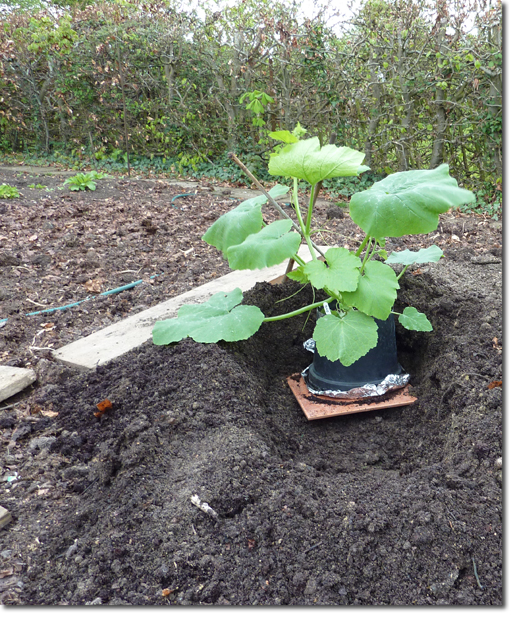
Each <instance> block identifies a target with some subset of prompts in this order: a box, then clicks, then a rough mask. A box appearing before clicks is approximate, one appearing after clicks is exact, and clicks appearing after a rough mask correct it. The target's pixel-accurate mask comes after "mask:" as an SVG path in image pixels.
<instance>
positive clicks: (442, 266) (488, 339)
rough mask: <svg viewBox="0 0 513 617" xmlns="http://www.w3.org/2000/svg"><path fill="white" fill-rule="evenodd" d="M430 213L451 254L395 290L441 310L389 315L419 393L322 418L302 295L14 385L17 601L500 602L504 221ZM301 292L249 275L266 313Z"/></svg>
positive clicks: (10, 579) (8, 587)
mask: <svg viewBox="0 0 513 617" xmlns="http://www.w3.org/2000/svg"><path fill="white" fill-rule="evenodd" d="M205 200H206V198H205ZM9 207H12V206H11V204H9ZM147 207H149V206H147ZM195 207H196V206H195ZM327 209H328V208H327V207H326V209H325V210H324V213H326V212H327ZM13 210H14V209H13ZM200 211H201V208H200V206H198V207H197V210H196V212H200ZM11 214H12V212H11ZM198 216H199V214H198ZM463 221H464V224H465V221H466V222H468V224H469V225H470V224H472V225H474V229H477V228H478V226H479V224H480V223H481V222H482V221H479V220H476V219H472V218H471V217H468V218H465V217H464V218H463ZM324 222H325V223H326V224H332V223H334V227H333V229H335V228H336V230H337V231H338V232H340V231H341V230H343V231H344V233H345V234H346V238H351V240H350V241H349V240H348V242H352V241H354V242H357V240H358V238H357V237H356V236H351V234H355V231H354V229H353V228H352V227H351V225H352V223H351V222H350V221H348V219H347V218H344V219H336V220H332V219H328V220H327V221H324ZM455 224H460V225H461V220H460V219H459V217H458V218H457V220H456V223H455ZM207 226H208V225H207ZM482 227H483V228H484V227H486V229H487V230H488V232H489V233H490V234H494V231H493V228H491V227H488V226H487V225H483V226H482ZM460 229H461V227H460ZM202 233H203V231H202V229H201V225H198V226H197V227H196V228H195V230H194V233H193V234H192V235H191V238H194V240H195V239H196V237H197V235H199V236H201V234H202ZM437 233H438V235H439V236H441V237H440V238H438V240H437V243H439V244H440V245H441V246H442V247H443V248H444V249H445V254H446V259H444V260H442V261H441V262H439V263H438V264H433V265H430V266H426V267H422V268H420V269H419V270H417V271H415V272H413V273H410V274H407V275H405V276H404V277H403V279H402V281H403V285H402V288H401V290H400V292H399V298H398V303H397V308H398V309H399V310H402V308H403V307H404V306H406V305H409V304H410V303H411V304H413V305H414V306H416V307H417V308H418V309H419V310H420V311H422V312H425V313H426V314H427V315H428V316H429V318H430V320H431V321H432V323H433V326H434V332H433V333H416V332H409V331H406V330H404V329H403V328H402V327H401V326H400V325H398V326H397V338H398V349H399V359H400V362H401V364H402V365H403V366H404V367H405V369H406V370H407V371H408V372H409V373H410V374H411V384H412V390H413V393H414V394H415V396H417V397H418V400H417V402H415V403H414V404H412V405H410V406H408V407H402V408H394V409H388V410H385V411H383V410H381V411H380V412H367V413H359V414H355V415H353V416H343V417H338V418H333V419H328V420H317V421H314V422H309V421H308V420H307V419H306V418H305V416H304V414H303V413H302V411H301V409H300V408H299V405H298V404H297V402H296V400H295V398H294V397H293V395H292V393H291V391H290V389H289V388H288V386H287V384H286V382H285V379H286V377H287V376H289V375H291V374H292V373H296V372H299V371H301V370H302V369H303V368H305V367H306V366H307V365H308V364H309V363H310V362H311V354H309V353H308V352H307V351H305V350H304V348H303V342H304V341H305V340H306V339H307V338H309V336H310V334H311V332H312V329H313V323H312V322H311V321H309V322H308V323H306V324H305V319H304V316H299V317H297V318H295V319H291V320H288V321H286V322H280V323H279V324H277V323H271V324H264V325H263V327H262V328H261V329H260V331H259V332H258V333H257V334H256V335H255V336H254V337H252V338H251V339H249V340H248V341H243V342H239V343H235V344H227V343H222V344H217V345H202V344H198V343H195V342H193V341H191V340H185V341H182V342H181V343H179V344H177V345H173V346H169V347H156V346H153V345H152V344H151V343H147V344H145V345H143V346H141V347H140V348H138V349H137V350H135V351H132V352H130V353H128V354H126V355H124V356H122V357H120V358H119V359H117V360H115V361H112V362H110V363H109V364H107V365H105V366H102V367H98V368H97V369H96V370H95V371H89V372H85V373H81V374H71V373H66V374H65V375H64V376H63V374H62V373H61V374H60V375H61V376H60V377H59V379H56V378H55V379H53V380H50V379H49V380H47V381H46V382H45V381H44V380H41V381H40V382H39V383H38V384H36V386H35V387H34V389H33V390H32V391H31V392H30V393H29V395H27V394H24V395H23V396H21V397H20V398H19V399H18V398H17V399H16V400H15V401H14V403H13V404H12V406H9V405H6V406H5V407H4V408H3V411H2V413H1V414H0V422H1V427H0V428H1V430H2V439H3V442H4V444H5V445H6V446H7V447H6V448H5V452H4V454H3V455H2V467H3V473H4V474H5V476H4V478H2V480H3V482H2V485H3V487H4V488H3V492H2V497H1V502H0V504H1V505H3V506H5V507H6V508H8V509H9V511H10V512H11V514H12V516H13V522H12V523H11V524H10V525H8V526H6V527H4V528H3V529H2V530H0V555H1V558H2V561H1V562H0V563H1V568H0V569H1V570H2V577H1V578H0V593H2V601H3V603H4V604H9V605H20V604H21V605H84V604H88V605H91V604H93V605H99V604H102V605H239V606H240V605H245V606H251V605H257V606H262V605H296V606H297V605H311V606H321V605H323V606H328V605H408V606H416V605H500V604H502V518H501V512H502V488H501V487H502V458H501V456H502V454H501V452H502V450H501V447H502V411H501V402H502V396H501V395H502V388H501V387H499V383H498V382H499V381H500V380H502V355H501V352H502V323H501V303H502V299H501V298H502V296H501V264H500V261H499V263H497V261H498V260H497V259H496V258H495V256H494V255H493V254H491V253H489V252H488V250H480V247H479V246H478V244H479V242H481V243H482V246H485V244H486V243H487V242H488V244H487V246H488V247H490V246H491V245H490V238H487V239H486V240H483V236H477V234H476V235H472V234H470V235H468V236H467V237H466V238H465V237H464V233H468V232H461V233H460V237H459V239H458V240H457V241H456V240H454V239H452V237H453V236H455V235H456V233H455V229H454V228H453V229H452V230H449V232H447V231H445V232H444V231H442V228H440V230H439V231H438V232H437ZM444 234H445V236H444ZM447 234H449V235H447ZM155 235H157V236H158V234H155ZM432 235H436V234H432ZM449 236H450V237H449ZM444 239H445V246H444V243H440V240H444ZM451 239H452V242H451ZM494 239H495V241H497V235H495V236H494ZM416 241H417V242H420V243H426V242H429V243H431V239H430V238H420V239H419V238H417V239H416ZM463 241H465V242H466V246H461V244H462V242H463ZM456 242H457V243H458V244H456ZM472 242H474V245H473V244H472ZM412 245H413V243H410V244H408V246H409V247H411V246H412ZM455 246H457V250H456V249H455V248H454V247H455ZM19 259H22V257H20V258H19ZM18 267H19V266H18ZM206 268H207V266H205V267H204V273H205V275H207V272H208V270H207V269H206ZM162 278H163V281H164V282H163V283H162V284H163V285H165V284H167V283H166V281H167V278H166V276H163V277H162ZM12 289H14V288H12ZM12 289H11V293H13V294H14V291H13V290H12ZM294 294H296V295H294ZM292 296H293V297H292ZM301 300H309V292H308V290H307V289H303V290H302V291H300V290H298V287H296V285H295V284H294V283H292V282H288V283H285V284H283V285H277V286H273V285H269V284H259V285H257V286H256V287H255V288H254V289H253V290H251V291H250V292H248V293H246V294H245V302H250V303H252V304H256V305H257V306H259V307H260V308H261V309H262V311H263V312H264V313H265V314H266V315H273V314H277V313H281V312H284V311H287V310H291V309H292V308H293V307H295V306H296V305H297V302H298V301H301ZM127 302H128V300H127ZM77 308H78V309H80V307H77ZM80 310H81V309H80ZM91 312H92V311H91ZM65 314H66V312H63V313H62V316H56V318H55V319H63V318H65V317H64V316H65ZM10 315H11V316H12V315H14V313H12V314H10ZM11 316H10V317H9V322H10V321H11ZM14 317H16V318H17V319H20V320H25V319H27V318H25V317H24V316H21V315H19V314H16V315H14ZM81 317H85V316H82V315H81ZM94 317H97V315H95V316H94ZM52 319H53V317H52ZM9 322H8V323H9ZM89 323H90V327H92V328H93V329H94V327H96V328H98V324H96V325H92V324H91V322H89ZM6 327H7V326H6ZM9 327H11V325H10V324H9ZM4 330H5V328H4ZM62 330H64V328H62ZM1 332H2V329H0V333H1ZM66 336H71V334H70V333H69V332H68V333H67V334H66ZM22 340H23V339H22ZM8 350H9V352H10V354H12V355H14V354H13V348H12V347H8ZM25 351H26V349H25V348H24V347H23V345H22V346H21V351H20V352H18V357H19V358H23V357H24V356H23V354H24V352H25ZM43 359H45V358H43ZM40 361H41V360H39V362H40ZM47 362H50V360H49V359H47ZM55 374H56V373H54V375H55ZM104 399H109V400H110V401H111V402H112V408H111V409H109V410H108V411H107V412H106V413H104V414H103V415H102V416H101V417H96V416H95V412H96V411H97V407H96V405H97V404H98V403H99V402H101V401H103V400H104ZM19 401H21V402H20V403H19ZM9 402H10V401H7V403H9ZM56 414H57V415H56ZM7 477H9V478H10V479H7ZM194 496H197V497H198V498H199V501H200V503H201V504H203V503H206V504H208V506H210V508H211V509H213V511H214V513H212V512H211V511H210V510H209V509H208V508H207V507H204V509H201V508H200V507H198V506H197V505H195V504H194V503H193V502H192V501H191V498H192V497H194ZM205 510H206V511H205Z"/></svg>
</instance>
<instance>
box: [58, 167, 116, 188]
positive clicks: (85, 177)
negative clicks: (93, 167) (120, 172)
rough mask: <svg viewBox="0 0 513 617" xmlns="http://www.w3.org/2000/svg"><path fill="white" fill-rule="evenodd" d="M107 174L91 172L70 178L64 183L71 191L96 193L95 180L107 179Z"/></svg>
mask: <svg viewBox="0 0 513 617" xmlns="http://www.w3.org/2000/svg"><path fill="white" fill-rule="evenodd" d="M105 177H106V174H104V173H101V172H96V171H89V172H87V173H79V174H77V175H76V176H73V177H71V178H68V179H67V180H65V181H64V186H66V185H67V186H69V190H70V191H86V190H90V191H95V190H96V182H94V181H95V180H101V179H102V178H105Z"/></svg>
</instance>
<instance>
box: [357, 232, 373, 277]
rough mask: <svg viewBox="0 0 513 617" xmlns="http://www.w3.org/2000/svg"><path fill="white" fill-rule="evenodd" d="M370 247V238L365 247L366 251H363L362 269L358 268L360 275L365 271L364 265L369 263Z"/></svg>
mask: <svg viewBox="0 0 513 617" xmlns="http://www.w3.org/2000/svg"><path fill="white" fill-rule="evenodd" d="M371 247H372V238H371V240H370V242H369V244H368V245H367V250H366V251H365V257H364V258H363V263H362V267H361V268H360V274H363V271H364V269H365V264H366V263H367V262H368V261H369V253H370V249H371Z"/></svg>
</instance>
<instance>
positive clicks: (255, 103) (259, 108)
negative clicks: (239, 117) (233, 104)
mask: <svg viewBox="0 0 513 617" xmlns="http://www.w3.org/2000/svg"><path fill="white" fill-rule="evenodd" d="M246 99H248V102H247V103H246V109H247V110H248V111H251V112H252V113H253V114H254V118H253V119H252V120H251V122H252V124H253V126H257V127H262V126H265V121H264V120H263V119H262V114H263V113H264V111H265V108H266V107H267V105H270V104H271V103H274V99H273V97H272V96H269V95H268V94H266V93H265V92H262V91H260V90H254V91H253V92H245V93H244V94H243V95H242V96H241V97H240V99H239V103H241V104H242V103H244V101H245V100H246Z"/></svg>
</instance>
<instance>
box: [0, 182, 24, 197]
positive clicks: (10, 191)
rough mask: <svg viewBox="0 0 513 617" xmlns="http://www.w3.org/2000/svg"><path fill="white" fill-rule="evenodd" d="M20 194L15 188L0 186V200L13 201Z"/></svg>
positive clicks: (6, 185) (7, 185)
mask: <svg viewBox="0 0 513 617" xmlns="http://www.w3.org/2000/svg"><path fill="white" fill-rule="evenodd" d="M19 196H20V193H19V191H18V189H17V188H16V187H15V186H11V185H9V184H5V183H3V184H0V199H15V198H16V197H19Z"/></svg>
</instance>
